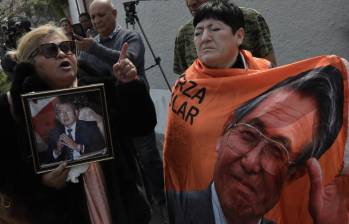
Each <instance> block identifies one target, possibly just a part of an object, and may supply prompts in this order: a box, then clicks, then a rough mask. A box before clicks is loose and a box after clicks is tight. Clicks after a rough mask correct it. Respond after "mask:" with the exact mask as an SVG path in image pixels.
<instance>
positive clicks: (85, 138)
mask: <svg viewBox="0 0 349 224" xmlns="http://www.w3.org/2000/svg"><path fill="white" fill-rule="evenodd" d="M64 133H65V129H64V126H63V125H57V127H55V128H54V129H52V130H51V131H50V134H49V138H48V148H47V156H46V158H44V162H53V161H63V160H67V159H68V153H69V151H68V150H72V149H69V148H68V147H67V146H64V147H63V149H62V154H61V155H60V156H59V157H58V158H56V159H55V158H54V157H53V150H54V149H56V147H57V141H58V139H59V136H60V135H61V134H64ZM75 143H77V144H81V145H84V147H85V149H84V154H86V153H90V152H95V151H99V150H101V149H103V148H105V140H104V138H103V136H102V134H101V132H100V130H99V128H98V126H97V122H95V121H82V120H77V121H76V129H75Z"/></svg>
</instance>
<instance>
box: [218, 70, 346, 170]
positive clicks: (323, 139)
mask: <svg viewBox="0 0 349 224" xmlns="http://www.w3.org/2000/svg"><path fill="white" fill-rule="evenodd" d="M282 87H285V88H288V89H291V90H294V91H296V92H297V93H300V94H301V95H303V96H307V97H312V98H313V99H314V100H315V101H316V104H317V108H318V110H317V111H318V118H319V124H318V125H317V131H316V133H315V134H314V136H313V139H312V141H311V142H310V143H309V144H307V145H305V146H304V150H303V152H302V154H301V155H300V156H299V157H298V158H297V159H296V161H295V162H296V164H299V163H304V162H305V161H306V160H308V159H309V158H310V157H316V158H318V159H319V158H320V157H321V155H322V154H323V153H325V152H326V151H327V150H328V148H329V147H330V146H331V145H332V144H333V142H334V141H335V139H336V137H337V135H338V132H339V130H340V129H341V127H342V123H343V104H344V102H343V101H344V93H343V80H342V75H341V73H340V71H339V70H338V69H337V68H335V67H333V66H325V67H320V68H316V69H313V70H309V71H305V72H303V73H300V74H299V75H296V76H292V77H290V78H288V79H286V80H284V81H281V82H279V83H277V84H276V85H274V86H273V87H271V88H270V89H268V90H267V91H265V92H264V93H262V94H261V95H259V96H257V97H255V98H253V99H251V100H249V101H247V102H246V103H244V104H243V105H241V106H239V107H238V108H237V109H235V111H234V116H233V119H232V122H230V123H229V124H227V125H226V127H225V130H224V132H226V131H228V130H229V129H230V128H231V127H232V125H233V124H235V123H237V122H239V121H240V120H241V119H242V118H243V117H245V116H246V115H248V114H249V113H250V112H252V111H253V109H254V108H256V107H257V106H258V105H259V104H260V103H261V102H262V101H263V100H265V99H266V98H267V97H268V96H269V95H271V94H272V93H273V92H275V91H277V90H278V89H280V88H282Z"/></svg>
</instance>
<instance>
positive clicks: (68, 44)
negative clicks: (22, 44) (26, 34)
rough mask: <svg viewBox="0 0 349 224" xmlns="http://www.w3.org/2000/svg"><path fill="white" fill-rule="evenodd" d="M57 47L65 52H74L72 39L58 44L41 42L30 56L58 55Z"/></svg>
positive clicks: (49, 56)
mask: <svg viewBox="0 0 349 224" xmlns="http://www.w3.org/2000/svg"><path fill="white" fill-rule="evenodd" d="M58 49H60V50H61V51H63V53H65V54H75V43H74V41H63V42H61V43H59V44H58V45H57V44H55V43H47V44H41V45H40V46H39V47H38V48H37V49H35V51H33V53H32V54H31V57H35V56H36V55H38V54H41V55H43V56H44V57H45V58H56V57H57V55H58Z"/></svg>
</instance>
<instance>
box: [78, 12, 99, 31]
mask: <svg viewBox="0 0 349 224" xmlns="http://www.w3.org/2000/svg"><path fill="white" fill-rule="evenodd" d="M79 22H80V24H81V26H82V28H83V29H84V31H85V33H86V35H87V36H88V37H95V36H96V35H97V34H98V33H97V31H96V30H95V29H94V28H93V26H92V22H91V17H90V15H89V14H88V13H87V12H83V13H81V14H80V15H79Z"/></svg>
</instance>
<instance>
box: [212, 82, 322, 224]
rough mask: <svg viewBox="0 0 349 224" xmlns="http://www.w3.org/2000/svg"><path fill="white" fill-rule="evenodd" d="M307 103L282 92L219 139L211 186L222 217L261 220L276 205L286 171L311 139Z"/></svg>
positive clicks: (313, 112) (311, 111)
mask: <svg viewBox="0 0 349 224" xmlns="http://www.w3.org/2000/svg"><path fill="white" fill-rule="evenodd" d="M317 117H318V115H317V107H316V103H315V101H314V100H313V99H312V98H311V97H307V96H302V95H300V94H299V93H297V92H295V91H292V90H288V89H286V88H282V89H280V90H276V91H275V92H274V93H272V94H270V95H269V96H267V98H266V99H264V100H263V101H262V102H261V103H260V104H259V105H258V106H256V107H255V108H254V109H253V110H252V111H251V112H250V113H249V114H247V115H246V116H245V117H243V118H242V119H241V120H240V121H239V122H238V123H237V124H235V125H233V126H232V127H231V128H230V129H229V130H228V131H227V132H226V133H225V134H224V136H223V137H222V138H221V139H220V141H219V144H218V146H217V152H218V157H217V162H216V170H215V174H214V182H215V186H216V189H217V193H218V196H219V198H220V202H221V205H222V208H223V210H225V211H226V212H225V213H232V211H234V212H235V213H236V215H238V216H239V217H241V216H246V217H248V216H256V217H260V216H262V215H263V214H265V213H266V212H267V211H268V210H270V209H271V208H272V207H273V206H274V205H275V204H276V202H277V201H278V199H279V197H280V193H281V190H282V186H283V183H284V182H285V181H286V179H287V168H288V165H289V164H292V162H293V161H294V160H296V158H297V157H298V156H299V155H300V154H301V153H302V150H303V149H304V148H305V146H307V145H308V144H309V143H310V141H311V140H312V138H313V136H314V134H315V133H314V131H313V130H314V127H315V126H316V124H317V120H318V118H317Z"/></svg>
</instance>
